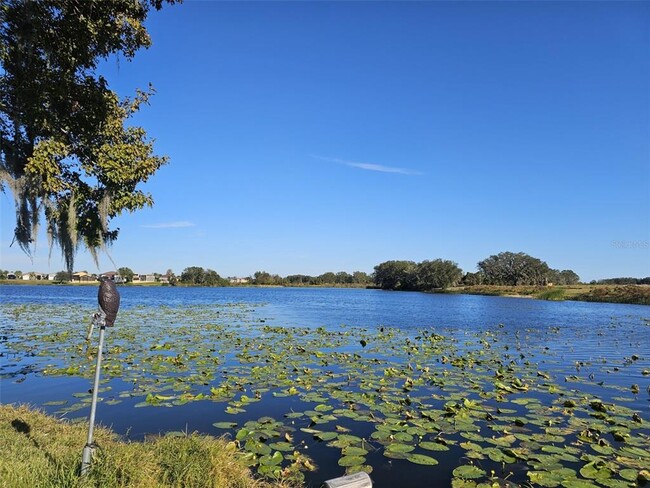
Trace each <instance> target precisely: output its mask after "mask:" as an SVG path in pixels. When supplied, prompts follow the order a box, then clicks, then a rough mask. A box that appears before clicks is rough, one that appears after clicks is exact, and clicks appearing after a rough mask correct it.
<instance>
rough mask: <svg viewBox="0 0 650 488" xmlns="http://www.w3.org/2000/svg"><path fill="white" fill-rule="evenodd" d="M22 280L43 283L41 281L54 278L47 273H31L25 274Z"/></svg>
mask: <svg viewBox="0 0 650 488" xmlns="http://www.w3.org/2000/svg"><path fill="white" fill-rule="evenodd" d="M9 279H11V278H9ZM21 279H22V280H24V281H31V280H37V281H41V280H50V279H54V277H52V278H50V275H49V274H47V273H37V272H36V271H30V272H29V273H24V274H23V275H22V277H21Z"/></svg>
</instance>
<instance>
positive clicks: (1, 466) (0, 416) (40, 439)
mask: <svg viewBox="0 0 650 488" xmlns="http://www.w3.org/2000/svg"><path fill="white" fill-rule="evenodd" d="M87 429H88V426H87V424H83V423H80V424H70V423H67V422H62V421H60V420H57V419H55V418H53V417H50V416H47V415H45V414H43V413H41V412H39V411H35V410H31V409H28V408H27V407H24V406H19V407H16V406H13V405H0V445H1V446H3V453H2V463H0V480H2V483H3V485H2V486H11V487H13V488H23V487H24V488H32V487H35V486H38V487H57V488H60V487H75V488H86V487H109V486H110V487H119V486H124V487H126V486H128V487H134V488H153V487H163V486H174V487H176V486H178V487H181V486H182V487H187V488H190V487H197V488H198V487H215V488H217V487H218V488H223V487H233V488H235V487H236V488H266V487H269V486H271V485H268V484H266V483H264V482H261V481H257V480H255V479H253V477H252V476H251V473H250V471H249V469H248V468H247V467H246V466H245V465H244V462H243V460H242V459H241V455H240V454H239V452H238V451H237V450H236V448H235V446H234V444H232V443H228V441H226V440H224V439H217V438H214V437H210V436H203V435H194V434H193V435H184V436H180V437H171V436H168V437H159V438H156V439H154V440H152V441H147V442H132V443H129V442H122V441H120V440H119V438H118V436H117V435H116V434H114V433H113V432H111V431H110V430H108V429H105V428H101V427H99V428H96V429H95V440H96V444H97V445H98V449H96V450H95V459H94V461H93V466H92V469H91V472H90V474H89V476H88V477H86V478H84V479H81V478H80V477H79V466H80V463H81V451H82V449H83V445H84V444H85V440H86V434H87Z"/></svg>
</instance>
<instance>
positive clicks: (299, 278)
mask: <svg viewBox="0 0 650 488" xmlns="http://www.w3.org/2000/svg"><path fill="white" fill-rule="evenodd" d="M284 282H285V283H286V284H288V285H311V284H314V283H315V279H314V277H313V276H309V275H301V274H298V275H289V276H286V277H285V278H284Z"/></svg>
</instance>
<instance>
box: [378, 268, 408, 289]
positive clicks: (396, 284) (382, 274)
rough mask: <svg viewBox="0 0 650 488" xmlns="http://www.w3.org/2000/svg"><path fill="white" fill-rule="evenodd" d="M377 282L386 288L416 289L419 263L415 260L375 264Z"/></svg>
mask: <svg viewBox="0 0 650 488" xmlns="http://www.w3.org/2000/svg"><path fill="white" fill-rule="evenodd" d="M375 284H376V285H377V286H379V287H380V288H382V289H384V290H414V289H415V288H416V284H417V265H416V264H415V262H413V261H385V262H383V263H381V264H378V265H377V266H375Z"/></svg>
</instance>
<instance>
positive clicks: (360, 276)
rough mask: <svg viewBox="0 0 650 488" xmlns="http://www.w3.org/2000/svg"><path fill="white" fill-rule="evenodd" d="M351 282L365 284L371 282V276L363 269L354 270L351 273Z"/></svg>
mask: <svg viewBox="0 0 650 488" xmlns="http://www.w3.org/2000/svg"><path fill="white" fill-rule="evenodd" d="M352 282H353V283H359V284H362V285H367V284H370V283H372V278H371V277H370V276H368V273H365V272H364V271H355V272H354V273H352Z"/></svg>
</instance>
